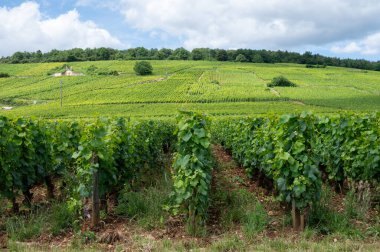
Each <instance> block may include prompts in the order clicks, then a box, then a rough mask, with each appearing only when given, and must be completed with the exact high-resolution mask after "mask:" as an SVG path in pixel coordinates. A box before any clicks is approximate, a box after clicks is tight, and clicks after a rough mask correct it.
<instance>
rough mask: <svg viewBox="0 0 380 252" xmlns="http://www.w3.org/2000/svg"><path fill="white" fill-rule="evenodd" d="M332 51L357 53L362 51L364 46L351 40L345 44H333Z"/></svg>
mask: <svg viewBox="0 0 380 252" xmlns="http://www.w3.org/2000/svg"><path fill="white" fill-rule="evenodd" d="M331 51H332V52H335V53H357V52H360V51H362V48H361V47H360V46H359V45H358V44H357V43H356V42H351V43H349V44H347V45H345V46H333V47H332V48H331Z"/></svg>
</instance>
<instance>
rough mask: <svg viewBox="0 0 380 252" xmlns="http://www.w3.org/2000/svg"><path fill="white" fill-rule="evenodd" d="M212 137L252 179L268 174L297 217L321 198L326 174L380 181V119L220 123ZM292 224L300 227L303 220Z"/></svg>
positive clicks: (289, 118) (295, 118)
mask: <svg viewBox="0 0 380 252" xmlns="http://www.w3.org/2000/svg"><path fill="white" fill-rule="evenodd" d="M213 136H214V137H215V139H216V140H217V141H218V142H220V143H222V145H224V147H225V148H227V149H229V150H231V151H232V154H233V156H234V158H235V159H237V160H238V161H239V162H240V163H241V164H242V165H243V166H244V167H245V168H246V170H247V173H248V174H249V175H250V176H252V177H253V176H256V175H257V174H264V175H265V177H266V178H269V179H270V180H272V181H273V182H274V185H275V187H276V189H277V190H278V192H279V195H280V197H281V198H282V199H283V200H284V201H286V202H288V203H291V204H292V205H293V207H294V210H295V211H298V213H299V211H301V213H302V211H303V210H304V209H305V208H306V207H307V206H309V205H312V204H313V202H316V201H317V200H318V199H319V197H320V192H321V185H322V175H323V174H325V173H327V176H328V178H329V179H331V180H334V181H336V182H340V181H343V180H344V179H345V178H350V179H352V180H369V181H376V182H379V180H380V124H379V116H378V115H340V116H335V117H326V116H314V115H312V114H310V113H302V114H299V115H283V116H281V117H277V116H274V117H265V118H247V119H241V120H224V121H223V120H222V121H218V122H216V123H215V124H214V126H213ZM300 217H302V215H300ZM294 221H296V222H297V223H294V225H295V226H298V225H300V223H299V222H301V221H302V218H301V219H298V220H297V219H296V220H294ZM301 224H302V223H301ZM301 227H302V225H301Z"/></svg>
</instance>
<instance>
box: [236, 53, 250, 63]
mask: <svg viewBox="0 0 380 252" xmlns="http://www.w3.org/2000/svg"><path fill="white" fill-rule="evenodd" d="M235 61H236V62H247V61H248V59H247V58H246V57H245V56H244V55H243V54H239V55H238V56H236V59H235Z"/></svg>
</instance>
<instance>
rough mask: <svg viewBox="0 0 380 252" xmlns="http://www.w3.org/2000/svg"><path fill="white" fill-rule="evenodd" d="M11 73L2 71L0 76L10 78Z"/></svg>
mask: <svg viewBox="0 0 380 252" xmlns="http://www.w3.org/2000/svg"><path fill="white" fill-rule="evenodd" d="M8 77H10V75H9V74H8V73H0V78H8Z"/></svg>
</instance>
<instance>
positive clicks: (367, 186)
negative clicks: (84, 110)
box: [0, 111, 380, 251]
mask: <svg viewBox="0 0 380 252" xmlns="http://www.w3.org/2000/svg"><path fill="white" fill-rule="evenodd" d="M223 149H224V150H223ZM228 153H230V154H231V155H232V157H233V159H234V160H235V161H236V162H237V164H236V167H235V166H233V165H232V166H231V167H229V168H226V167H224V168H223V166H225V165H227V164H232V163H233V162H235V161H233V160H232V158H231V159H229V154H228ZM227 160H228V161H227ZM241 167H243V170H242V169H241ZM379 180H380V117H379V114H360V115H358V114H347V113H341V114H334V115H329V116H327V115H318V116H317V115H314V114H312V113H306V112H303V113H299V114H286V115H282V116H268V115H266V116H258V117H248V118H216V119H214V120H212V121H210V118H208V117H207V116H205V115H203V114H200V113H194V112H186V111H183V112H180V113H179V114H178V116H177V123H176V124H174V123H173V122H172V121H168V120H165V121H160V120H139V121H136V120H131V119H125V118H113V119H112V118H97V119H86V120H79V119H77V120H73V121H68V120H57V119H55V120H46V119H40V120H37V119H30V118H25V117H17V118H16V117H4V116H1V117H0V195H1V197H0V201H2V202H3V204H1V205H2V207H1V208H0V213H1V216H2V217H1V218H0V237H1V238H2V239H7V237H8V239H9V240H10V241H12V240H16V241H17V240H21V241H28V240H33V238H36V237H44V232H45V233H46V232H47V233H51V234H52V235H53V236H49V238H46V239H48V243H52V241H54V237H65V234H68V233H69V234H71V237H74V238H72V239H75V237H76V239H79V240H80V241H81V243H82V244H84V245H86V244H87V245H88V244H91V243H92V242H94V241H98V242H99V243H100V244H106V245H105V246H111V247H108V248H113V249H115V247H114V246H115V244H118V243H119V244H121V245H123V244H124V242H125V241H126V240H128V239H127V238H126V236H127V234H128V233H129V231H126V233H123V231H120V230H124V229H125V226H124V225H127V224H126V223H131V222H136V223H140V225H142V226H143V227H144V229H145V230H147V231H145V232H148V231H149V230H153V233H152V234H151V236H152V235H153V236H155V235H156V236H157V237H160V238H159V239H162V237H164V238H165V237H166V238H168V239H171V238H175V239H178V236H177V235H181V237H182V238H183V237H188V236H189V237H192V236H196V237H204V238H201V239H204V240H203V241H204V242H206V243H207V242H210V243H214V242H215V244H217V245H215V246H216V247H213V248H211V249H215V250H217V251H219V250H245V249H244V247H245V246H248V247H250V246H253V245H254V244H255V241H257V240H255V239H258V238H257V237H261V236H262V235H265V236H268V237H270V236H274V237H277V236H279V235H281V236H279V237H282V238H285V239H287V238H289V237H287V236H286V233H289V235H290V234H292V233H293V234H297V232H301V233H308V232H309V233H310V232H316V234H314V236H312V239H322V238H321V236H326V237H327V238H326V239H328V237H329V235H331V236H332V237H339V239H350V240H353V241H355V240H357V239H359V240H360V239H364V240H365V241H366V242H367V243H368V244H367V245H369V246H372V245H371V244H374V245H373V246H374V248H376V246H377V245H378V242H379V240H378V239H379V235H380V219H379V203H380V195H379V182H380V181H379ZM160 183H163V184H164V186H163V187H160V186H159V185H160ZM152 188H153V189H152ZM154 188H160V189H159V190H156V189H154ZM250 188H251V189H250ZM329 188H330V189H329ZM41 190H43V191H44V192H46V193H43V194H41ZM152 190H153V191H152ZM259 192H262V193H259ZM264 192H265V193H264ZM328 192H330V194H331V193H335V194H336V195H337V196H335V198H334V199H335V201H334V203H333V204H337V205H339V204H342V209H343V210H342V209H340V210H336V209H334V206H332V207H331V208H329V207H330V205H331V202H328V203H326V202H325V201H326V199H327V198H326V193H327V194H328ZM152 193H155V194H152ZM263 195H272V196H270V197H264V198H263ZM41 198H42V199H41ZM342 198H343V199H342ZM259 199H260V200H259ZM41 200H42V201H41ZM339 200H340V201H339ZM339 202H340V203H339ZM57 204H58V206H59V207H56V206H57ZM148 204H150V205H148ZM326 204H327V205H326ZM36 209H37V210H36ZM38 209H39V210H38ZM57 209H60V210H57ZM40 211H42V213H43V214H40V215H38V213H39V212H40ZM44 211H45V212H44ZM150 214H151V215H152V216H151V217H150V219H148V221H147V220H146V219H144V218H145V217H146V216H148V215H150ZM45 215H48V216H51V217H49V218H51V219H49V220H50V222H52V223H54V225H53V224H52V226H51V227H50V226H49V225H43V226H45V229H44V228H43V227H40V229H38V230H37V231H33V232H31V231H29V232H28V229H27V227H28V223H32V224H31V225H32V226H34V229H33V230H35V229H36V225H37V224H36V223H33V222H32V220H33V219H36V220H39V218H44V216H45ZM17 216H20V217H19V218H21V220H22V221H20V220H19V219H17ZM21 216H26V217H25V219H23V217H21ZM28 216H29V217H28ZM35 216H39V217H35ZM57 216H58V217H57ZM114 216H118V217H117V218H116V217H114ZM153 216H154V217H153ZM329 216H330V217H329ZM328 218H331V219H328ZM345 218H349V219H350V221H348V220H347V219H345ZM42 220H45V219H42ZM287 220H290V222H289V221H287ZM118 221H119V222H118ZM120 221H121V222H120ZM279 223H282V226H281V228H279V227H278V225H279ZM115 225H116V226H115ZM128 225H130V224H128ZM239 225H241V227H242V228H241V229H239V228H237V227H239ZM333 225H336V226H333ZM46 226H47V227H46ZM123 227H124V228H123ZM37 228H38V225H37ZM157 228H158V229H159V230H163V231H162V232H161V233H160V234H159V235H157V234H156V233H154V232H158V231H157ZM119 229H120V230H119ZM154 230H156V231H154ZM273 230H274V231H273ZM313 230H314V231H313ZM302 231H303V232H302ZM73 232H75V234H73ZM102 232H105V233H102ZM231 232H232V233H235V232H236V234H240V236H236V239H238V240H233V239H235V238H230V239H232V240H229V243H228V242H227V241H223V239H222V238H220V237H223V235H225V234H229V233H231ZM273 232H274V233H273ZM210 234H211V235H210ZM274 234H275V235H274ZM214 236H216V237H219V238H212V237H214ZM4 237H5V238H4ZM52 237H53V238H52ZM277 238H278V237H277ZM52 239H53V240H52ZM65 239H66V238H65ZM130 239H133V238H130ZM334 239H336V238H334ZM6 244H7V243H5V246H7V245H6ZM8 244H11V245H10V246H15V247H14V248H18V247H17V246H18V245H15V244H13V245H12V243H8ZM107 244H108V245H107ZM169 245H170V246H175V244H172V243H169ZM169 245H168V244H166V245H157V246H164V247H165V246H169ZM3 246H4V245H3ZM184 246H185V250H186V246H189V245H184ZM201 246H205V245H204V244H203V245H202V243H201ZM218 246H219V247H218ZM236 246H237V247H236ZM241 246H242V247H241ZM347 246H348V247H350V246H353V247H352V248H351V249H353V250H355V248H357V247H355V246H357V245H355V244H354V245H352V244H351V245H349V244H348V245H347ZM360 246H361V245H360ZM206 247H207V246H206ZM348 247H346V246H345V247H344V249H346V248H348ZM251 248H252V249H254V248H255V247H251ZM309 248H310V247H309ZM370 248H371V247H368V249H370ZM161 249H162V248H161ZM161 249H160V248H159V247H158V248H157V250H161ZM255 249H258V248H255ZM272 249H273V250H282V249H276V248H272ZM310 249H311V248H310ZM315 249H317V250H319V249H318V248H315ZM325 249H326V248H325ZM168 250H177V249H176V248H175V247H171V249H168ZM181 250H182V249H181ZM375 250H376V249H374V251H375Z"/></svg>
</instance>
